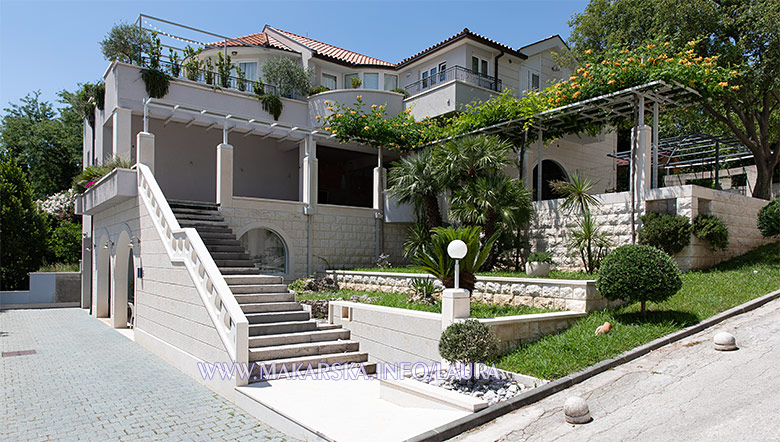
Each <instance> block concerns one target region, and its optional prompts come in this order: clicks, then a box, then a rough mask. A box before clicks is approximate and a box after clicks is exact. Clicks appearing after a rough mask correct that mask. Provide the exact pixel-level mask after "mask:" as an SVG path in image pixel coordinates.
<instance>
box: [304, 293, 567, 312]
mask: <svg viewBox="0 0 780 442" xmlns="http://www.w3.org/2000/svg"><path fill="white" fill-rule="evenodd" d="M362 296H368V297H370V298H374V300H373V301H371V302H369V304H373V305H383V306H386V307H396V308H403V309H408V310H419V311H424V312H434V313H441V301H438V300H437V301H436V303H435V304H420V303H416V302H408V298H407V297H406V295H404V294H401V293H380V292H364V291H357V290H338V291H324V292H317V293H306V294H299V295H298V296H297V300H299V301H306V300H316V299H332V298H339V299H346V300H350V299H352V298H353V297H358V298H360V297H362ZM554 311H557V310H551V309H542V308H537V307H529V306H525V305H517V306H515V305H495V304H485V303H481V302H472V303H471V317H472V318H494V317H496V316H514V315H530V314H533V313H550V312H554Z"/></svg>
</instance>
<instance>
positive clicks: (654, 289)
mask: <svg viewBox="0 0 780 442" xmlns="http://www.w3.org/2000/svg"><path fill="white" fill-rule="evenodd" d="M681 287H682V279H680V269H679V268H678V267H677V264H676V263H675V262H674V261H673V260H672V258H671V257H670V256H669V255H667V254H666V253H664V252H662V251H661V250H658V249H656V248H655V247H650V246H647V245H643V244H636V245H628V246H622V247H618V248H617V249H615V250H613V251H612V253H610V254H609V255H607V256H606V258H604V261H602V262H601V267H599V274H598V278H597V279H596V288H598V290H599V292H600V293H601V296H603V297H605V298H607V299H610V300H615V299H629V300H631V301H632V302H633V301H639V302H641V303H642V313H643V314H644V313H645V303H646V302H647V301H652V302H661V301H664V300H666V299H668V298H669V297H670V296H672V295H674V294H675V293H677V292H678V291H679V290H680V288H681Z"/></svg>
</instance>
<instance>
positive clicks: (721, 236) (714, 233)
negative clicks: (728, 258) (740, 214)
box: [693, 213, 729, 250]
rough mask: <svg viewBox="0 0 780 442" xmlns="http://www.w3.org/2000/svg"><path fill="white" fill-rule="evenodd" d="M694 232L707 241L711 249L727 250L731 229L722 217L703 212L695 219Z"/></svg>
mask: <svg viewBox="0 0 780 442" xmlns="http://www.w3.org/2000/svg"><path fill="white" fill-rule="evenodd" d="M693 234H694V235H696V237H697V238H699V239H702V240H704V241H707V242H708V243H709V248H710V250H726V249H727V248H728V247H729V229H728V228H727V227H726V223H724V222H723V220H722V219H720V218H718V217H717V216H715V215H712V214H709V213H701V214H699V215H698V216H696V218H694V219H693Z"/></svg>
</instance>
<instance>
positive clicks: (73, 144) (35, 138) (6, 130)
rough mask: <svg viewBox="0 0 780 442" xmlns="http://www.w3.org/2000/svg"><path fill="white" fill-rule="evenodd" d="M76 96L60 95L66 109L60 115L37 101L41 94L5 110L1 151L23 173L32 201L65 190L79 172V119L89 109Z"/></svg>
mask: <svg viewBox="0 0 780 442" xmlns="http://www.w3.org/2000/svg"><path fill="white" fill-rule="evenodd" d="M75 95H79V96H81V95H82V93H81V92H77V93H75V94H71V93H66V92H65V91H63V92H61V93H60V97H61V100H62V102H63V103H65V104H66V105H67V106H65V107H64V108H62V109H61V110H60V114H59V115H57V113H56V111H55V110H54V108H53V107H52V106H51V104H49V103H48V102H46V101H41V100H40V99H39V97H40V91H35V92H32V93H30V94H28V95H27V96H26V97H24V98H22V99H21V100H20V103H19V104H11V107H10V108H6V109H5V115H4V116H3V118H2V122H0V151H2V152H3V153H4V154H9V155H11V156H12V157H14V159H15V160H16V162H17V163H19V165H20V166H21V167H22V170H24V171H25V172H26V174H27V176H28V180H29V184H30V186H31V187H32V192H33V198H35V199H43V198H45V197H46V196H48V195H51V194H53V193H57V192H59V191H61V190H65V189H67V188H68V187H70V182H71V180H72V179H73V177H74V176H75V175H76V174H78V172H79V170H81V159H82V155H83V154H82V133H83V130H84V129H83V126H82V123H83V117H82V115H83V112H85V111H88V110H86V108H87V107H88V106H84V105H83V103H82V101H81V98H76V97H75ZM74 106H75V107H74Z"/></svg>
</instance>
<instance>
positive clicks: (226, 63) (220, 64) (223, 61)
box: [216, 52, 233, 88]
mask: <svg viewBox="0 0 780 442" xmlns="http://www.w3.org/2000/svg"><path fill="white" fill-rule="evenodd" d="M216 67H217V73H219V84H220V86H222V87H223V88H229V87H230V71H232V70H233V63H231V61H230V55H224V56H223V55H222V52H217V63H216Z"/></svg>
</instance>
